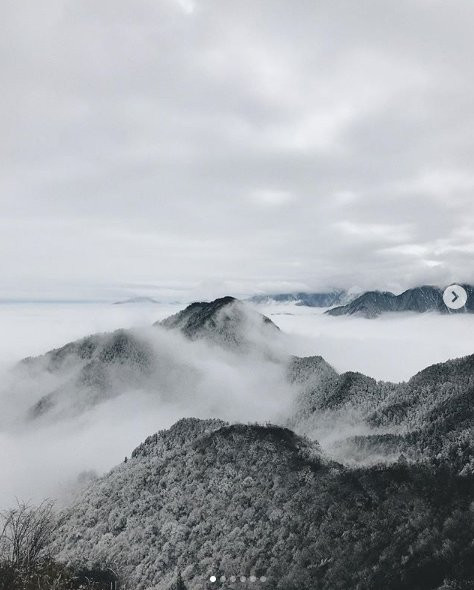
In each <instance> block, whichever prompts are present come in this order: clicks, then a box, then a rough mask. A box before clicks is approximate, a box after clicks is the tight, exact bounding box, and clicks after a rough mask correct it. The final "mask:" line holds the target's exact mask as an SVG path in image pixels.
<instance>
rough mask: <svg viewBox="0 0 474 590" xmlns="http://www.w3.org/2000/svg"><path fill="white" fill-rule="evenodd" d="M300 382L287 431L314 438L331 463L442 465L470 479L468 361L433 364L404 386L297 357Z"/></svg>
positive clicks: (472, 376) (473, 360)
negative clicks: (335, 460) (406, 461)
mask: <svg viewBox="0 0 474 590" xmlns="http://www.w3.org/2000/svg"><path fill="white" fill-rule="evenodd" d="M288 379H289V380H290V381H291V382H293V383H296V384H298V394H297V397H296V401H295V406H294V411H293V414H292V416H291V417H290V419H289V421H288V425H289V426H291V427H292V428H294V429H295V430H296V431H297V432H299V433H301V434H305V435H307V436H310V437H311V438H317V439H318V440H320V441H321V443H322V444H323V446H324V448H325V450H326V451H327V452H328V453H330V454H331V456H333V457H334V458H338V459H339V460H342V461H344V462H346V463H350V462H354V463H357V464H370V463H375V462H377V461H380V460H383V461H387V460H389V461H390V460H391V461H394V460H396V459H397V458H398V457H399V455H400V454H404V455H405V456H406V457H407V458H408V459H409V460H410V461H429V462H433V463H438V462H440V461H446V462H448V463H449V464H450V466H451V468H452V469H455V470H456V471H457V472H458V473H459V474H466V473H470V474H473V473H474V428H473V424H474V355H472V356H467V357H464V358H460V359H455V360H451V361H448V362H445V363H440V364H436V365H433V366H431V367H428V368H426V369H424V370H423V371H421V372H419V373H417V374H416V375H415V376H414V377H412V378H411V379H410V380H409V381H408V382H406V383H388V382H383V381H376V380H375V379H372V378H370V377H367V376H366V375H362V374H360V373H354V372H347V373H343V374H341V375H339V374H337V373H336V372H335V371H334V369H332V368H331V367H330V366H329V365H327V363H325V361H324V360H322V359H320V357H312V358H310V359H295V360H293V362H292V364H290V366H289V372H288Z"/></svg>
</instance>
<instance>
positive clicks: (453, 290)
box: [443, 285, 467, 309]
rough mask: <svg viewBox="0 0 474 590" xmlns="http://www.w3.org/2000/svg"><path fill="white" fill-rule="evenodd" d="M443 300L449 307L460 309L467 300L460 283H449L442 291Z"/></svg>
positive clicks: (464, 290)
mask: <svg viewBox="0 0 474 590" xmlns="http://www.w3.org/2000/svg"><path fill="white" fill-rule="evenodd" d="M443 301H444V304H445V305H446V307H449V309H461V308H462V307H464V306H465V305H466V302H467V292H466V289H464V288H463V287H461V285H451V286H450V287H448V288H447V289H446V290H445V292H444V293H443Z"/></svg>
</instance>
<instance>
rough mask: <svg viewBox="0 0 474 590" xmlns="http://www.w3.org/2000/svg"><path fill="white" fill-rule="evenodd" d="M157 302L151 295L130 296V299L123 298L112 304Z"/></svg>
mask: <svg viewBox="0 0 474 590" xmlns="http://www.w3.org/2000/svg"><path fill="white" fill-rule="evenodd" d="M149 303H152V304H154V305H155V304H157V303H159V301H157V300H156V299H153V297H130V299H124V300H123V301H116V302H115V303H114V305H129V304H140V305H142V304H149Z"/></svg>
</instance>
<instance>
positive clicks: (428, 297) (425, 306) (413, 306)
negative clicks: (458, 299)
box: [326, 285, 474, 318]
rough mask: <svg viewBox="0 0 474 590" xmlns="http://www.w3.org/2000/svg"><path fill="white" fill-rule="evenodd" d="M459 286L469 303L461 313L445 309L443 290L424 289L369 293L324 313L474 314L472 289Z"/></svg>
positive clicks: (372, 314) (427, 287)
mask: <svg viewBox="0 0 474 590" xmlns="http://www.w3.org/2000/svg"><path fill="white" fill-rule="evenodd" d="M462 286H463V287H464V289H466V291H467V294H468V300H467V303H466V306H465V307H464V308H462V309H461V310H452V309H449V308H447V307H446V305H445V304H444V302H443V291H444V290H443V289H439V288H438V287H431V286H424V287H416V288H414V289H408V290H407V291H404V292H403V293H401V294H400V295H394V294H393V293H390V292H388V291H383V292H382V291H368V292H367V293H364V294H362V295H360V296H359V297H357V298H356V299H354V300H353V301H351V302H349V303H347V304H346V305H342V306H339V307H335V308H333V309H329V310H328V311H326V313H327V314H328V315H332V316H340V315H361V316H363V317H366V318H375V317H378V316H379V315H380V314H381V313H384V312H387V311H391V312H400V311H414V312H417V313H425V312H427V311H438V312H440V313H463V312H471V313H472V312H474V287H472V286H471V285H462Z"/></svg>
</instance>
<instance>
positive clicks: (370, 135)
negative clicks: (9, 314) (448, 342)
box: [0, 0, 474, 300]
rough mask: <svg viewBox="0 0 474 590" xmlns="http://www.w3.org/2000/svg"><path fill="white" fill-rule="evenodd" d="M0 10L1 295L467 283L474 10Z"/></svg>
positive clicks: (114, 5)
mask: <svg viewBox="0 0 474 590" xmlns="http://www.w3.org/2000/svg"><path fill="white" fill-rule="evenodd" d="M0 11H1V14H2V25H1V27H2V36H1V40H0V43H1V45H2V58H1V65H2V73H3V80H4V85H3V93H2V97H1V98H0V100H1V101H2V107H3V108H2V109H1V113H2V115H1V116H2V119H1V134H2V148H3V149H2V155H3V157H2V163H1V174H0V178H1V183H2V188H1V190H2V216H1V218H0V230H1V231H0V252H1V254H0V262H1V268H2V299H5V298H6V299H8V298H11V299H27V298H29V299H31V298H36V299H42V298H53V299H54V298H70V299H94V298H97V299H115V298H120V297H122V296H126V295H127V294H130V295H133V294H150V295H153V296H157V297H163V298H165V299H168V300H173V299H180V300H189V299H191V298H193V297H208V298H211V297H214V296H219V295H223V294H227V293H230V294H234V295H244V294H250V293H254V292H279V291H280V292H281V291H296V290H314V291H318V290H326V289H328V288H346V289H347V288H359V289H373V288H380V289H390V290H394V291H400V290H402V289H403V288H408V287H412V286H415V285H421V284H436V285H440V286H442V285H446V284H449V283H451V282H453V281H459V282H463V281H465V282H474V266H473V265H472V256H473V253H474V199H472V191H473V188H474V174H473V172H472V170H471V162H472V159H473V156H474V144H473V139H472V137H474V135H473V133H472V124H473V121H474V118H473V117H472V115H473V110H474V106H473V105H474V85H473V83H472V81H471V78H472V76H471V61H472V54H473V53H474V37H473V36H472V22H473V19H474V5H473V4H472V3H471V2H468V1H464V0H459V1H458V2H457V3H456V5H455V6H454V5H453V4H452V3H447V2H444V1H441V0H410V1H407V0H401V1H400V2H397V3H392V2H380V1H378V0H364V2H361V3H354V2H349V1H348V0H345V1H343V0H336V1H329V0H324V1H322V2H318V3H314V2H308V1H306V0H300V1H298V2H291V3H290V2H284V1H282V0H271V1H270V0H252V1H250V0H244V1H241V2H238V3H230V2H219V1H217V0H213V1H211V0H162V1H161V2H151V1H150V0H137V1H136V2H134V3H133V4H130V3H128V2H124V1H123V0H113V1H112V0H108V1H105V2H101V3H94V2H91V1H89V0H86V1H83V2H81V3H80V4H77V3H71V2H67V1H66V0H44V2H41V3H37V4H32V3H26V2H24V0H18V1H16V2H14V3H13V2H5V3H3V4H2V6H1V8H0Z"/></svg>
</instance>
